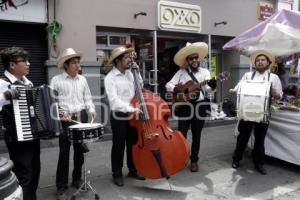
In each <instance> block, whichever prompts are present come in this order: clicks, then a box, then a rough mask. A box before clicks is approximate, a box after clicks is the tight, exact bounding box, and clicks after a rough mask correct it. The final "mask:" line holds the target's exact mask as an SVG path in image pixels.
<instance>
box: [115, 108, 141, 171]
mask: <svg viewBox="0 0 300 200" xmlns="http://www.w3.org/2000/svg"><path fill="white" fill-rule="evenodd" d="M120 117H121V118H122V119H117V118H120ZM126 118H128V114H126V113H122V112H112V113H111V118H110V123H111V129H112V134H113V135H112V136H113V138H112V143H113V144H112V148H111V167H112V175H113V177H118V176H122V168H123V159H124V151H125V145H126V153H127V154H126V155H127V167H128V169H129V171H130V172H136V169H135V166H134V164H133V161H132V145H133V144H134V143H135V142H136V139H137V135H136V131H135V128H133V127H131V126H130V125H129V121H128V120H127V119H126Z"/></svg>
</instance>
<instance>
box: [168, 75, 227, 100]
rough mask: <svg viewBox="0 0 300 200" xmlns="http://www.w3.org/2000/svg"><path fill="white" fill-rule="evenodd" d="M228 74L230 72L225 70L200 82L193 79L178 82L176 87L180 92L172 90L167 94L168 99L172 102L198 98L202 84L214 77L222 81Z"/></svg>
mask: <svg viewBox="0 0 300 200" xmlns="http://www.w3.org/2000/svg"><path fill="white" fill-rule="evenodd" d="M229 76H230V72H227V71H225V72H222V73H220V74H218V75H217V76H215V77H213V78H211V79H209V80H205V81H202V82H201V83H195V81H193V80H189V81H187V82H186V83H184V84H182V83H179V84H177V85H176V87H177V88H178V89H179V91H180V92H177V93H174V92H172V94H171V95H168V99H169V100H170V101H171V102H172V103H175V102H188V101H193V100H197V99H198V98H199V95H200V91H201V90H202V89H201V87H202V86H204V85H206V84H207V83H208V82H209V81H211V80H214V79H215V80H219V81H221V82H222V81H224V80H227V79H228V77H229Z"/></svg>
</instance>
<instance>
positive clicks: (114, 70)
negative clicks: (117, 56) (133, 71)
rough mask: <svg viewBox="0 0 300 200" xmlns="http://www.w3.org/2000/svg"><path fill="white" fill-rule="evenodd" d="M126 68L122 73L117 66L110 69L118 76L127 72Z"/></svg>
mask: <svg viewBox="0 0 300 200" xmlns="http://www.w3.org/2000/svg"><path fill="white" fill-rule="evenodd" d="M128 71H129V70H128V69H127V70H125V73H124V74H123V73H122V72H121V71H120V70H119V69H118V68H116V67H115V66H114V67H113V69H112V73H113V74H114V75H115V76H120V75H125V74H126V73H128Z"/></svg>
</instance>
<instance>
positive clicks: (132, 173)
mask: <svg viewBox="0 0 300 200" xmlns="http://www.w3.org/2000/svg"><path fill="white" fill-rule="evenodd" d="M127 176H128V177H130V178H135V179H137V180H141V181H144V180H146V178H145V177H143V176H141V175H139V174H138V173H137V172H129V173H128V175H127Z"/></svg>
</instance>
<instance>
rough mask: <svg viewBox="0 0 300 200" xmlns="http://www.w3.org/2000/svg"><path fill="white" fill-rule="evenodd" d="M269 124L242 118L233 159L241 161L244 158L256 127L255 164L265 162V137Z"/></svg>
mask: <svg viewBox="0 0 300 200" xmlns="http://www.w3.org/2000/svg"><path fill="white" fill-rule="evenodd" d="M268 127H269V124H266V123H257V122H249V121H244V120H241V121H240V122H239V126H238V131H239V133H240V134H239V135H238V137H237V143H236V149H235V151H234V154H233V157H232V158H233V160H235V161H240V160H242V158H243V153H244V151H245V148H246V146H247V144H248V140H249V138H250V135H251V132H252V130H253V129H254V132H253V133H254V138H255V142H254V149H253V155H252V160H253V163H254V164H263V163H264V157H265V144H264V142H265V137H266V134H267V130H268Z"/></svg>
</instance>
